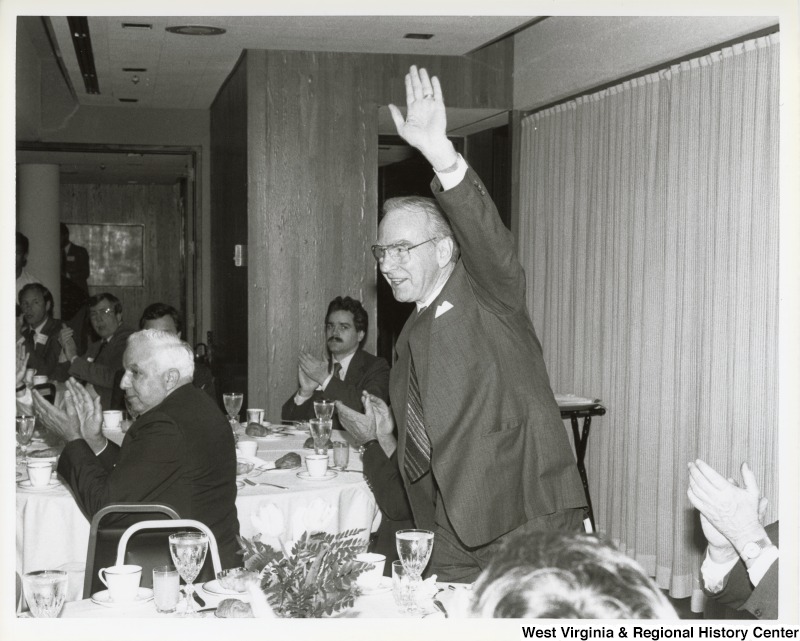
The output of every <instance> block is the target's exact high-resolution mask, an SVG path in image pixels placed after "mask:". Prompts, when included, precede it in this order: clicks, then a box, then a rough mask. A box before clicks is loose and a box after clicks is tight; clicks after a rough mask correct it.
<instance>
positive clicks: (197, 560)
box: [169, 532, 208, 616]
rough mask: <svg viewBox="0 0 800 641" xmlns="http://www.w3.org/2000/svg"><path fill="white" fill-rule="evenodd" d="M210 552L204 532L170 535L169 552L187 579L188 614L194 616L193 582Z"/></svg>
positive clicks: (183, 576) (179, 572) (179, 571)
mask: <svg viewBox="0 0 800 641" xmlns="http://www.w3.org/2000/svg"><path fill="white" fill-rule="evenodd" d="M206 552H208V536H206V535H205V534H203V533H202V532H178V533H177V534H170V535H169V553H170V554H171V555H172V562H173V563H174V564H175V567H176V568H178V574H180V575H181V578H182V579H183V580H184V581H186V586H185V588H184V589H185V590H186V614H187V616H194V615H195V613H196V611H195V607H194V599H193V598H192V594H193V593H194V585H192V582H193V581H194V580H195V579H196V578H197V575H198V574H199V573H200V569H201V568H202V567H203V563H204V562H205V560H206Z"/></svg>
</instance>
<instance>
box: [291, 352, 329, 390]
mask: <svg viewBox="0 0 800 641" xmlns="http://www.w3.org/2000/svg"><path fill="white" fill-rule="evenodd" d="M298 360H299V362H300V369H301V370H302V372H303V373H304V374H305V375H306V376H308V378H310V379H311V380H313V381H316V383H317V385H322V383H324V382H325V379H326V378H328V374H330V372H329V371H328V361H325V360H320V359H318V358H316V357H314V356H312V355H311V354H309V353H308V352H300V358H299V359H298Z"/></svg>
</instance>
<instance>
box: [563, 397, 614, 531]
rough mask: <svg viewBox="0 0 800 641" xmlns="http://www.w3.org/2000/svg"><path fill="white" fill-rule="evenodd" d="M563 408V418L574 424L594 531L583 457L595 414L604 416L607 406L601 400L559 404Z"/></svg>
mask: <svg viewBox="0 0 800 641" xmlns="http://www.w3.org/2000/svg"><path fill="white" fill-rule="evenodd" d="M558 409H559V410H561V418H562V419H564V420H567V419H569V421H570V424H571V425H572V439H573V441H574V442H575V456H576V458H577V464H578V474H580V476H581V482H582V483H583V491H584V493H585V494H586V505H587V506H588V510H589V522H590V523H591V524H592V531H593V532H594V531H597V527H596V526H595V523H594V510H592V497H591V496H590V495H589V481H588V479H587V478H586V467H585V466H584V463H583V459H584V456H585V455H586V443H587V442H588V440H589V429H590V428H591V427H592V417H593V416H603V415H604V414H605V413H606V408H605V407H603V406H602V405H601V404H600V403H599V401H598V402H594V401H593V402H589V403H585V404H576V403H570V404H569V405H559V407H558ZM581 418H582V419H583V425H582V426H579V425H578V420H579V419H581Z"/></svg>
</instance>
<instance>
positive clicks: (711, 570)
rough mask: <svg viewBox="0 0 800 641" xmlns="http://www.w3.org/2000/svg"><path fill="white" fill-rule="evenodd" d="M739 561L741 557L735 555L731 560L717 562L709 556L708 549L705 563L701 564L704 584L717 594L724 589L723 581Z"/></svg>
mask: <svg viewBox="0 0 800 641" xmlns="http://www.w3.org/2000/svg"><path fill="white" fill-rule="evenodd" d="M738 562H739V557H738V556H734V557H733V558H732V559H731V560H730V561H726V562H725V563H716V562H715V561H712V560H711V558H710V557H709V556H708V550H706V558H705V559H703V565H701V566H700V574H701V575H702V576H703V585H704V586H705V587H706V590H708V591H709V592H711V593H712V594H716V593H717V592H719V591H720V590H721V589H722V583H723V581H724V580H725V577H726V576H728V573H729V572H730V571H731V570H732V569H733V566H734V565H736V564H737V563H738Z"/></svg>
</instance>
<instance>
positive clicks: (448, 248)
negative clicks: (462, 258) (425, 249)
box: [436, 236, 455, 267]
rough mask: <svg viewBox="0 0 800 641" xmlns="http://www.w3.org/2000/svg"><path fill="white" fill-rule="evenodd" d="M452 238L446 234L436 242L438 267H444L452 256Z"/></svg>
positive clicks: (453, 247)
mask: <svg viewBox="0 0 800 641" xmlns="http://www.w3.org/2000/svg"><path fill="white" fill-rule="evenodd" d="M454 249H455V246H454V245H453V239H452V238H450V237H449V236H446V237H444V238H442V239H440V240H438V241H437V242H436V262H437V263H438V264H439V267H444V266H445V265H447V263H449V262H450V260H451V259H452V258H453V250H454Z"/></svg>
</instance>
